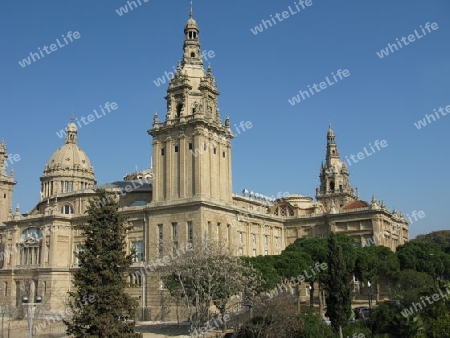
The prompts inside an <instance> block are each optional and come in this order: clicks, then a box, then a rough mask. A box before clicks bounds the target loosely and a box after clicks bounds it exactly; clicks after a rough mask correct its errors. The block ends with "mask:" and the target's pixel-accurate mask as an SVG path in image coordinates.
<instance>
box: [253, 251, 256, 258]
mask: <svg viewBox="0 0 450 338" xmlns="http://www.w3.org/2000/svg"><path fill="white" fill-rule="evenodd" d="M252 256H253V257H256V249H253V250H252Z"/></svg>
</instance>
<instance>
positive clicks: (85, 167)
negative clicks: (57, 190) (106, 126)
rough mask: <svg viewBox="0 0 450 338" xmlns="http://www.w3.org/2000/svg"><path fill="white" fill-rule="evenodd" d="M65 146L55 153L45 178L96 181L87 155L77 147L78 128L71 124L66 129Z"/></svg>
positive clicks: (46, 169)
mask: <svg viewBox="0 0 450 338" xmlns="http://www.w3.org/2000/svg"><path fill="white" fill-rule="evenodd" d="M66 134H67V135H66V140H65V144H64V145H63V146H62V147H61V148H59V149H58V150H57V151H55V152H54V154H53V155H52V157H51V158H50V161H48V163H47V164H46V166H45V169H44V177H49V176H58V177H61V176H66V177H67V176H69V177H83V178H85V179H87V180H95V178H94V169H93V168H92V165H91V161H90V160H89V158H88V157H87V155H86V153H85V152H84V151H83V150H82V149H81V148H80V147H78V145H77V134H78V130H77V126H76V125H75V123H74V122H73V120H72V122H70V123H68V125H67V128H66Z"/></svg>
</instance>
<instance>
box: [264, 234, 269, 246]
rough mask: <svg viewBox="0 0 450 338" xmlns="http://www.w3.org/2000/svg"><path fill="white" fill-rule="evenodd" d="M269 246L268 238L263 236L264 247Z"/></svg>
mask: <svg viewBox="0 0 450 338" xmlns="http://www.w3.org/2000/svg"><path fill="white" fill-rule="evenodd" d="M268 244H269V236H267V235H264V245H268Z"/></svg>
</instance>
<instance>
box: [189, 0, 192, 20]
mask: <svg viewBox="0 0 450 338" xmlns="http://www.w3.org/2000/svg"><path fill="white" fill-rule="evenodd" d="M189 18H191V19H192V1H191V9H190V11H189Z"/></svg>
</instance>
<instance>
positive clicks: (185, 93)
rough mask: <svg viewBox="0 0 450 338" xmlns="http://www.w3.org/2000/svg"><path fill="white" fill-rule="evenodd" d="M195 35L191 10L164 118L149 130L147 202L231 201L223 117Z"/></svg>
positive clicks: (228, 144) (227, 140)
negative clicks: (150, 166) (150, 181)
mask: <svg viewBox="0 0 450 338" xmlns="http://www.w3.org/2000/svg"><path fill="white" fill-rule="evenodd" d="M199 33H200V30H199V28H198V25H197V22H196V21H195V20H194V18H193V14H192V6H191V10H190V14H189V19H188V21H187V23H186V25H185V28H184V43H183V58H182V61H181V63H179V64H178V67H177V71H176V73H175V76H174V78H173V79H172V80H171V81H170V84H169V87H168V89H167V96H166V97H165V99H166V101H167V113H166V116H165V121H163V122H160V121H159V116H158V114H157V113H155V115H154V117H153V128H152V129H150V130H149V131H148V133H149V134H150V135H151V136H152V137H153V142H152V145H153V161H154V174H155V178H154V183H153V201H154V202H164V201H176V200H184V199H189V198H196V197H197V198H200V199H209V200H214V201H223V202H228V201H231V199H232V178H231V139H232V138H233V137H234V135H233V133H232V132H231V129H230V120H229V118H228V117H227V118H226V120H225V122H224V123H223V122H222V119H221V116H220V110H219V108H218V106H217V98H218V95H219V91H218V89H217V86H216V80H215V78H214V76H213V73H212V69H211V66H208V68H207V70H205V69H204V67H203V59H202V54H201V46H200V40H199Z"/></svg>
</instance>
